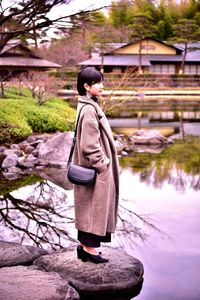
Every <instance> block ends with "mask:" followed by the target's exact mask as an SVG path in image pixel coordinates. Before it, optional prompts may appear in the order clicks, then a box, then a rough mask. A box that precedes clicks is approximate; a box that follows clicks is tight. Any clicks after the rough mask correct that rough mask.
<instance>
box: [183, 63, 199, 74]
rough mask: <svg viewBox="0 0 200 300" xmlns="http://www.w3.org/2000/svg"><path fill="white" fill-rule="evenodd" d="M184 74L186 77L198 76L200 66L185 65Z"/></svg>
mask: <svg viewBox="0 0 200 300" xmlns="http://www.w3.org/2000/svg"><path fill="white" fill-rule="evenodd" d="M184 73H185V74H188V75H190V74H191V75H193V74H200V66H199V65H185V67H184Z"/></svg>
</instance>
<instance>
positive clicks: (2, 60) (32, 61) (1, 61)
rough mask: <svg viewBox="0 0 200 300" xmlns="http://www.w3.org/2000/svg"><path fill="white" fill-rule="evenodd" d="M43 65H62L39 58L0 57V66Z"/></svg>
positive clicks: (47, 66)
mask: <svg viewBox="0 0 200 300" xmlns="http://www.w3.org/2000/svg"><path fill="white" fill-rule="evenodd" d="M6 66H7V67H32V68H34V67H43V68H60V67H61V66H60V65H58V64H55V63H53V62H51V61H48V60H45V59H39V58H24V57H9V56H8V57H0V67H6Z"/></svg>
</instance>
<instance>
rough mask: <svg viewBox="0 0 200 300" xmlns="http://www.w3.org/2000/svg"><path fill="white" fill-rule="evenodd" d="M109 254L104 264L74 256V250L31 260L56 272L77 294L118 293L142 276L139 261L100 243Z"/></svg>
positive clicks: (130, 288)
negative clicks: (84, 260)
mask: <svg viewBox="0 0 200 300" xmlns="http://www.w3.org/2000/svg"><path fill="white" fill-rule="evenodd" d="M102 250H103V255H104V256H105V257H108V258H109V262H108V263H105V264H97V265H95V264H93V263H91V262H82V260H77V257H76V251H66V250H65V251H62V252H59V253H55V254H50V255H45V256H42V257H40V258H38V259H36V260H35V262H34V264H35V265H36V266H38V267H40V268H41V269H43V270H45V271H47V272H49V271H50V272H52V271H53V272H57V273H59V275H60V276H61V277H62V278H64V279H65V280H67V281H68V282H69V284H70V285H72V286H73V287H74V288H75V289H76V290H77V291H78V292H79V293H80V294H82V293H84V294H85V293H88V294H90V293H95V294H96V293H117V292H123V291H124V292H127V291H128V290H133V289H134V288H135V287H136V286H137V285H138V284H139V283H140V282H141V280H142V278H143V265H142V263H141V262H140V261H139V260H138V259H136V258H134V257H131V256H129V255H127V254H126V253H125V252H124V251H122V250H116V249H112V248H108V247H102Z"/></svg>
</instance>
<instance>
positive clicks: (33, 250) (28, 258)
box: [0, 241, 48, 299]
mask: <svg viewBox="0 0 200 300" xmlns="http://www.w3.org/2000/svg"><path fill="white" fill-rule="evenodd" d="M47 253H48V252H47V251H46V250H44V249H41V248H37V247H31V246H26V245H19V244H17V243H9V242H3V241H0V267H1V268H2V267H9V266H16V265H30V264H32V262H33V261H34V260H35V259H36V258H38V257H40V256H41V255H44V254H47ZM0 299H1V298H0Z"/></svg>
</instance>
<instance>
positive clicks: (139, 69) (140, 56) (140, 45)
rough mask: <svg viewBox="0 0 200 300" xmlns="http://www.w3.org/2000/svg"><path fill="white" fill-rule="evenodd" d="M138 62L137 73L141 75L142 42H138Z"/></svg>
mask: <svg viewBox="0 0 200 300" xmlns="http://www.w3.org/2000/svg"><path fill="white" fill-rule="evenodd" d="M138 59H139V61H138V73H139V74H142V73H143V71H142V40H140V43H139V57H138Z"/></svg>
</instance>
